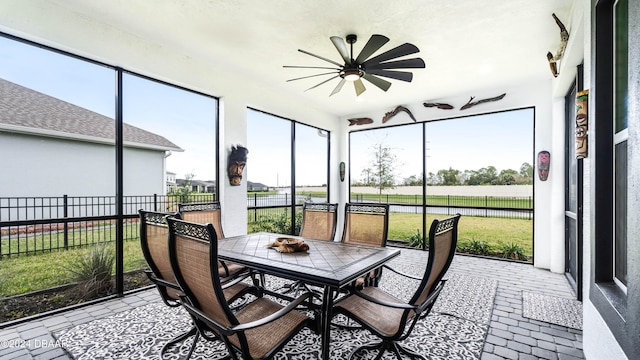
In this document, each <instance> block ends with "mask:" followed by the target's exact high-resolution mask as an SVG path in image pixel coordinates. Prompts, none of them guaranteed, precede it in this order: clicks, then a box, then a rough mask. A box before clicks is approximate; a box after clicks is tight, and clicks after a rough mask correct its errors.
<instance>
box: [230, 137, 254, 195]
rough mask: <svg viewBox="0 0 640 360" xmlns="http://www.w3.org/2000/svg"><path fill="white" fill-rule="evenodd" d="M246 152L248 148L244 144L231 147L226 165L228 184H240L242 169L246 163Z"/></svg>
mask: <svg viewBox="0 0 640 360" xmlns="http://www.w3.org/2000/svg"><path fill="white" fill-rule="evenodd" d="M248 153H249V150H247V148H246V147H244V146H241V145H237V146H236V145H234V146H232V147H231V154H229V163H228V165H227V166H228V168H227V173H228V175H229V184H231V186H240V182H241V181H242V171H243V170H244V167H245V165H246V164H247V154H248Z"/></svg>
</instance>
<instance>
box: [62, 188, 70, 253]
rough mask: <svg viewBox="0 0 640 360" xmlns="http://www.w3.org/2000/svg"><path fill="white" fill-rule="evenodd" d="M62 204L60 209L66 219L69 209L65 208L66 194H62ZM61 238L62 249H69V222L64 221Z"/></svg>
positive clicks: (66, 203) (66, 202)
mask: <svg viewBox="0 0 640 360" xmlns="http://www.w3.org/2000/svg"><path fill="white" fill-rule="evenodd" d="M62 205H63V206H64V208H63V209H62V216H63V217H64V218H65V219H66V218H67V217H68V216H69V210H68V209H67V205H68V195H62ZM63 238H64V249H65V250H69V223H68V222H66V221H65V222H64V231H63Z"/></svg>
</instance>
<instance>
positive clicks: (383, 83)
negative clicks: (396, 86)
mask: <svg viewBox="0 0 640 360" xmlns="http://www.w3.org/2000/svg"><path fill="white" fill-rule="evenodd" d="M363 77H364V79H365V80H367V81H368V82H370V83H372V84H373V85H375V86H377V87H379V88H380V89H382V90H384V91H387V90H389V87H391V83H390V82H388V81H387V80H384V79H381V78H379V77H377V76H373V75H371V74H364V76H363Z"/></svg>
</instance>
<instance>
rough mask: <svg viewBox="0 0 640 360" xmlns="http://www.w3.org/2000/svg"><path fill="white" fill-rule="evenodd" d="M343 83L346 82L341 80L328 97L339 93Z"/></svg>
mask: <svg viewBox="0 0 640 360" xmlns="http://www.w3.org/2000/svg"><path fill="white" fill-rule="evenodd" d="M345 82H346V81H345V80H344V79H341V80H340V82H339V83H338V85H336V87H335V88H334V89H333V91H332V92H331V94H330V95H329V96H331V95H335V94H337V93H339V92H340V90H342V85H344V83H345Z"/></svg>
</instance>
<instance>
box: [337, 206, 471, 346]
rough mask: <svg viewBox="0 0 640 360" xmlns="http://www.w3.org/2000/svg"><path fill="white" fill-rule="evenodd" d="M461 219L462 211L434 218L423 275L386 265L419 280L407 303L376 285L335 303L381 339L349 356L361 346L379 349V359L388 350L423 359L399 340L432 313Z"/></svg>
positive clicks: (450, 258)
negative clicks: (412, 273) (404, 271)
mask: <svg viewBox="0 0 640 360" xmlns="http://www.w3.org/2000/svg"><path fill="white" fill-rule="evenodd" d="M459 219H460V214H457V215H455V216H453V217H450V218H448V219H445V220H434V221H433V223H432V224H431V228H430V231H429V258H428V261H427V267H426V270H425V273H424V276H423V277H422V278H419V277H414V276H411V275H406V274H403V273H400V272H398V271H396V270H394V269H393V268H391V267H389V266H385V267H386V268H387V269H389V270H391V271H394V272H395V273H398V274H400V275H402V276H405V277H407V278H411V279H415V280H420V285H419V286H418V288H417V290H416V292H415V294H414V295H413V296H412V297H411V300H409V302H408V303H405V302H403V301H402V300H400V299H398V298H396V297H395V296H392V295H390V294H388V293H386V292H385V291H383V290H381V289H380V288H378V287H374V286H370V287H366V288H364V289H362V290H359V289H356V288H355V287H353V288H351V289H350V291H351V294H350V295H348V296H346V297H344V298H342V299H340V300H339V301H338V302H337V303H336V305H335V306H334V309H333V312H334V314H336V315H337V314H343V315H346V316H347V317H348V318H350V319H353V320H355V321H356V322H358V323H359V324H361V325H362V326H363V327H364V328H366V329H368V330H369V331H371V333H373V334H375V335H376V336H378V337H380V338H381V340H382V341H381V342H379V343H377V344H367V345H363V346H361V347H359V348H357V349H356V350H355V351H353V352H352V353H351V355H350V356H349V359H351V358H353V356H354V355H355V354H356V353H357V352H359V351H360V350H362V349H371V350H373V349H380V351H379V353H378V356H377V357H376V359H380V358H381V357H382V354H383V353H384V352H385V351H387V350H389V351H391V352H393V353H394V354H395V355H396V356H397V357H398V359H402V357H401V355H400V353H404V354H406V355H408V356H409V357H411V358H418V359H424V357H423V356H421V355H420V354H417V353H415V352H413V351H411V350H408V349H406V348H404V347H402V346H401V345H400V344H399V342H400V341H403V340H404V339H406V338H407V337H408V336H409V335H410V334H411V332H412V331H413V328H414V327H415V325H416V323H417V321H418V320H419V319H421V318H424V317H425V316H427V315H428V314H429V312H430V311H431V308H432V307H433V304H434V303H435V301H436V299H437V298H438V295H439V294H440V292H441V291H442V288H443V287H444V283H445V280H443V279H442V277H443V276H444V274H445V273H446V272H447V270H448V269H449V265H451V261H452V260H453V256H454V254H455V249H456V244H457V241H458V221H459Z"/></svg>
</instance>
